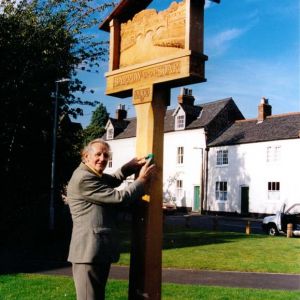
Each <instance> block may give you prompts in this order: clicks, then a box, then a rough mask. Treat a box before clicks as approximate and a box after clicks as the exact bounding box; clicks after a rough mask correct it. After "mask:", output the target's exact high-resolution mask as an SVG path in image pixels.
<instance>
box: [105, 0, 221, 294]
mask: <svg viewBox="0 0 300 300" xmlns="http://www.w3.org/2000/svg"><path fill="white" fill-rule="evenodd" d="M151 2H152V0H123V1H120V3H119V4H118V5H117V6H116V8H115V9H114V10H113V12H112V13H111V14H110V15H109V16H108V17H107V18H106V19H105V20H104V22H103V23H102V24H101V25H100V29H102V30H105V31H107V32H110V54H109V71H108V72H107V73H106V74H105V76H106V80H107V89H106V94H108V95H112V96H116V97H121V98H124V97H129V96H132V101H133V104H134V105H135V109H136V116H137V132H136V145H137V146H136V155H137V157H142V156H145V155H147V154H148V153H153V154H154V161H155V164H156V165H157V168H158V172H157V175H156V178H155V179H154V180H152V182H151V187H150V189H149V193H148V194H149V195H146V197H143V198H144V200H146V201H140V203H139V204H138V205H137V206H136V207H135V211H134V213H133V221H132V222H133V227H132V231H133V236H132V247H131V260H130V274H129V294H128V295H129V299H131V300H137V299H161V277H162V272H161V271H162V270H161V250H162V225H163V224H162V220H163V216H162V197H163V175H162V174H163V135H164V117H165V112H166V109H167V106H168V105H169V103H170V89H171V88H173V87H178V86H182V85H186V84H192V83H199V82H204V81H205V72H204V66H205V61H206V60H207V56H205V55H204V54H203V27H204V22H203V19H204V4H205V1H204V0H183V1H181V2H172V3H171V4H170V6H169V7H168V8H167V9H166V10H164V11H161V12H157V11H156V10H155V9H146V7H147V6H148V5H149V4H150V3H151ZM170 2H171V1H170ZM214 2H220V1H219V0H215V1H214Z"/></svg>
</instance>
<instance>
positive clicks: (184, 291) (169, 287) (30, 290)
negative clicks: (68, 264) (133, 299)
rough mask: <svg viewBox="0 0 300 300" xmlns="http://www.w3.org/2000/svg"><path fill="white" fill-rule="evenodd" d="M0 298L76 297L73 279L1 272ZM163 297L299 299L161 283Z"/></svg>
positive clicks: (113, 292)
mask: <svg viewBox="0 0 300 300" xmlns="http://www.w3.org/2000/svg"><path fill="white" fill-rule="evenodd" d="M127 290H128V282H126V281H120V280H110V281H109V282H108V285H107V292H106V295H107V297H106V299H107V300H121V299H123V300H124V299H127ZM0 299H5V300H33V299H34V300H50V299H55V300H61V299H66V300H75V299H76V297H75V289H74V285H73V281H72V278H70V277H65V276H49V275H35V274H34V275H29V274H18V275H2V276H0ZM162 299H163V300H176V299H180V300H186V299H188V300H193V299H195V300H196V299H197V300H199V299H209V300H218V299H220V300H221V299H222V300H226V299H228V300H235V299H241V300H245V299H247V300H279V299H282V300H283V299H284V300H295V299H300V291H299V292H297V291H274V290H258V289H240V288H224V287H209V286H195V285H178V284H163V286H162Z"/></svg>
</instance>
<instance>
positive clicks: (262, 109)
mask: <svg viewBox="0 0 300 300" xmlns="http://www.w3.org/2000/svg"><path fill="white" fill-rule="evenodd" d="M271 115H272V106H271V105H270V104H269V99H267V98H265V97H262V98H261V100H260V104H259V105H258V117H257V120H258V122H262V121H264V120H265V119H266V117H268V116H271Z"/></svg>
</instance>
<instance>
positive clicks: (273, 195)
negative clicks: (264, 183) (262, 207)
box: [268, 181, 280, 201]
mask: <svg viewBox="0 0 300 300" xmlns="http://www.w3.org/2000/svg"><path fill="white" fill-rule="evenodd" d="M268 199H269V200H275V201H278V200H280V182H278V181H269V182H268Z"/></svg>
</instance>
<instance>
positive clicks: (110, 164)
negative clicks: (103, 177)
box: [107, 152, 113, 168]
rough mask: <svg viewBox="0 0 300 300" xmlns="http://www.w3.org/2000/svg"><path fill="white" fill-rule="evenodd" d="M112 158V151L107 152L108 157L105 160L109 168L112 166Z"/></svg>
mask: <svg viewBox="0 0 300 300" xmlns="http://www.w3.org/2000/svg"><path fill="white" fill-rule="evenodd" d="M112 158H113V153H112V152H109V158H108V162H107V166H108V167H109V168H112V165H113V163H112Z"/></svg>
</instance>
